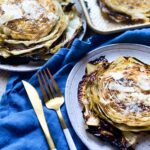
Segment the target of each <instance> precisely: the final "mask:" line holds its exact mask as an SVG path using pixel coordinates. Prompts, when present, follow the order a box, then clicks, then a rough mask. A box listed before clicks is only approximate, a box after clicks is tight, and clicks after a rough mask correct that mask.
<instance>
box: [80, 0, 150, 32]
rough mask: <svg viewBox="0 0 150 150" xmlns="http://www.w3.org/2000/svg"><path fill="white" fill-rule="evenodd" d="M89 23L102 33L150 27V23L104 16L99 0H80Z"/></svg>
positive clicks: (92, 27)
mask: <svg viewBox="0 0 150 150" xmlns="http://www.w3.org/2000/svg"><path fill="white" fill-rule="evenodd" d="M80 3H81V6H82V8H83V11H84V14H85V17H86V20H87V23H88V25H89V27H91V29H93V30H94V31H95V32H98V33H101V34H111V33H117V32H121V31H125V30H129V29H134V28H143V27H150V23H138V24H137V23H136V24H131V23H126V24H125V23H116V22H114V21H113V20H111V19H108V18H105V17H103V15H102V13H101V10H100V7H99V6H98V3H97V0H80Z"/></svg>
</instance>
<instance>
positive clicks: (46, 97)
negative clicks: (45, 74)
mask: <svg viewBox="0 0 150 150" xmlns="http://www.w3.org/2000/svg"><path fill="white" fill-rule="evenodd" d="M37 76H38V81H39V84H40V89H41V91H42V95H43V98H44V100H45V101H47V100H48V99H49V98H48V95H47V93H46V92H45V90H44V87H43V85H42V79H41V77H40V75H39V74H38V75H37Z"/></svg>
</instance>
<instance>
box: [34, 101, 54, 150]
mask: <svg viewBox="0 0 150 150" xmlns="http://www.w3.org/2000/svg"><path fill="white" fill-rule="evenodd" d="M33 108H34V107H33ZM34 111H35V113H36V116H37V118H38V120H39V123H40V125H41V128H42V130H43V132H44V134H45V137H46V139H47V143H48V145H49V147H50V149H51V150H56V148H55V144H54V141H53V139H52V137H51V134H50V132H49V129H48V126H47V123H46V119H45V115H44V111H43V106H42V102H41V101H40V102H38V103H37V104H36V109H34Z"/></svg>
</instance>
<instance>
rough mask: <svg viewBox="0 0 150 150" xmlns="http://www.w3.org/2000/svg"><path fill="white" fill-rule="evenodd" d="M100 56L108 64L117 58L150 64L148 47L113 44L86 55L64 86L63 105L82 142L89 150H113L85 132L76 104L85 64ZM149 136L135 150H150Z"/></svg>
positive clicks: (79, 109) (80, 112)
mask: <svg viewBox="0 0 150 150" xmlns="http://www.w3.org/2000/svg"><path fill="white" fill-rule="evenodd" d="M100 56H105V57H106V58H107V59H108V60H109V61H110V62H111V61H113V60H114V59H116V58H117V57H118V56H132V57H135V58H137V59H139V60H141V61H143V62H144V63H147V64H150V47H148V46H144V45H138V44H113V45H109V46H105V47H101V48H97V49H96V50H94V51H92V52H90V53H88V54H87V55H86V56H85V57H84V58H83V59H81V60H80V61H79V62H78V63H77V64H76V65H75V66H74V68H73V69H72V71H71V73H70V75H69V77H68V80H67V84H66V90H65V104H66V107H67V112H68V116H69V119H70V121H71V124H72V126H73V128H74V130H75V132H76V133H77V135H78V136H79V138H80V139H81V140H82V142H83V143H84V144H85V145H86V146H87V147H88V148H89V149H90V150H113V148H112V147H111V146H110V145H108V144H106V143H104V142H102V141H100V140H99V139H97V138H96V137H94V136H93V135H91V134H88V133H87V132H86V130H85V125H84V120H83V116H82V107H81V105H80V104H79V102H78V98H77V92H78V84H79V82H80V81H81V79H82V77H83V75H84V74H85V68H86V64H87V63H88V62H89V61H92V60H95V59H96V58H99V57H100ZM149 145H150V135H147V136H143V137H142V138H141V139H140V140H139V144H137V146H136V150H150V146H149Z"/></svg>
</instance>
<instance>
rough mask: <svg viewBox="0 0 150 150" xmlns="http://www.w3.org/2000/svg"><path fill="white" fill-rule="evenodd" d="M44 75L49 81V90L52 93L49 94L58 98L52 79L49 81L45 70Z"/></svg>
mask: <svg viewBox="0 0 150 150" xmlns="http://www.w3.org/2000/svg"><path fill="white" fill-rule="evenodd" d="M44 75H45V77H46V80H47V81H48V88H49V91H50V93H49V94H51V95H52V97H53V98H54V97H56V93H55V91H54V89H53V87H52V85H51V82H50V79H49V77H48V75H47V73H46V71H45V70H44Z"/></svg>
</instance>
